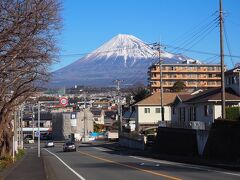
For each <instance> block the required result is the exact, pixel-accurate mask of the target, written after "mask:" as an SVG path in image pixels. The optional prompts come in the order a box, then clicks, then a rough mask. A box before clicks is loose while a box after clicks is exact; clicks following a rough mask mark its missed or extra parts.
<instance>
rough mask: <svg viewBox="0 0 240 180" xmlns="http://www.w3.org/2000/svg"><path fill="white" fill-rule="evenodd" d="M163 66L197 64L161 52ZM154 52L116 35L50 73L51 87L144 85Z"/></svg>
mask: <svg viewBox="0 0 240 180" xmlns="http://www.w3.org/2000/svg"><path fill="white" fill-rule="evenodd" d="M161 59H162V60H163V63H168V64H176V63H196V62H197V61H196V60H193V59H191V58H188V57H186V56H182V55H177V54H171V53H168V52H166V51H163V50H161ZM158 61H159V56H158V52H157V51H156V50H153V49H152V48H151V47H150V46H149V45H146V44H145V43H144V42H143V41H141V40H140V39H138V38H136V37H135V36H132V35H127V34H119V35H117V36H115V37H113V38H112V39H110V40H109V41H108V42H106V43H104V44H103V45H102V46H100V47H99V48H98V49H96V50H94V51H93V52H91V53H89V54H88V55H87V56H84V57H83V58H81V59H79V60H77V61H75V62H74V63H72V64H70V65H68V66H66V67H64V68H62V69H59V70H57V71H55V72H54V73H53V80H52V82H51V83H52V84H68V85H73V84H84V85H96V84H97V85H110V84H112V82H113V80H115V79H122V80H124V82H125V83H129V84H132V83H134V82H143V83H146V82H147V77H148V76H147V71H148V68H149V67H150V66H151V65H152V64H155V63H158Z"/></svg>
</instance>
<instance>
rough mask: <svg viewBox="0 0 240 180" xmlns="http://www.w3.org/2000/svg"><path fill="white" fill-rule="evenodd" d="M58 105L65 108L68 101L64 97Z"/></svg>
mask: <svg viewBox="0 0 240 180" xmlns="http://www.w3.org/2000/svg"><path fill="white" fill-rule="evenodd" d="M60 104H61V105H62V106H64V107H65V106H67V105H68V99H67V98H66V97H61V98H60Z"/></svg>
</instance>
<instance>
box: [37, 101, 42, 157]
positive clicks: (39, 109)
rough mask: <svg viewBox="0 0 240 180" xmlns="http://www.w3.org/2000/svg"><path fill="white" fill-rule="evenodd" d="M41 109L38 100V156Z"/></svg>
mask: <svg viewBox="0 0 240 180" xmlns="http://www.w3.org/2000/svg"><path fill="white" fill-rule="evenodd" d="M40 111H41V103H40V101H38V133H37V134H38V157H40V134H41V133H40V113H41V112H40Z"/></svg>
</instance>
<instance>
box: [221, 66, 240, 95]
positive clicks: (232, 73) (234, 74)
mask: <svg viewBox="0 0 240 180" xmlns="http://www.w3.org/2000/svg"><path fill="white" fill-rule="evenodd" d="M224 74H225V86H226V87H231V88H232V89H233V90H234V91H235V92H236V93H237V94H238V95H239V96H240V67H236V68H233V69H231V70H228V71H226V72H225V73H224Z"/></svg>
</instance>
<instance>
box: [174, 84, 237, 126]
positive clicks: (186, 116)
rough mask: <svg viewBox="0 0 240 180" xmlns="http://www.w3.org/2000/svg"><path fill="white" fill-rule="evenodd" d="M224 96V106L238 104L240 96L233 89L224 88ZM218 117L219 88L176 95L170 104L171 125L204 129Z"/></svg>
mask: <svg viewBox="0 0 240 180" xmlns="http://www.w3.org/2000/svg"><path fill="white" fill-rule="evenodd" d="M225 98H226V100H225V103H226V106H239V103H240V96H238V95H237V94H236V93H235V91H234V90H233V89H231V88H226V89H225ZM218 118H221V88H215V89H211V90H207V91H203V92H201V93H199V94H197V95H193V96H191V95H178V96H177V97H176V98H175V100H174V103H173V105H172V125H173V126H178V127H182V128H189V127H191V128H193V129H195V128H196V129H205V128H207V127H209V126H210V125H211V124H212V123H213V122H214V120H215V119H218ZM197 126H199V127H197Z"/></svg>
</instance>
